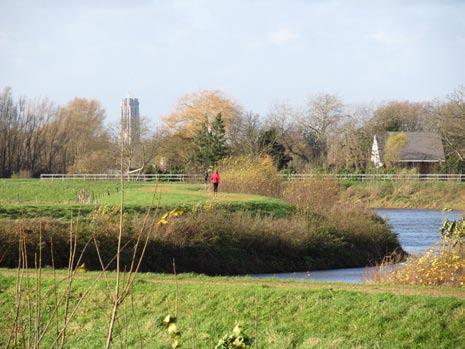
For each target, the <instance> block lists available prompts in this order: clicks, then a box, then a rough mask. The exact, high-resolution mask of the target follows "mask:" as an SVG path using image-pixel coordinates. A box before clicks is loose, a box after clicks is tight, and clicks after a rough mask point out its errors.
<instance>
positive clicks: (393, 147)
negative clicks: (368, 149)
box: [383, 132, 407, 167]
mask: <svg viewBox="0 0 465 349" xmlns="http://www.w3.org/2000/svg"><path fill="white" fill-rule="evenodd" d="M406 142H407V136H406V134H405V133H404V132H399V133H397V134H394V135H390V136H389V137H388V139H387V140H386V144H385V146H384V156H383V160H384V163H385V164H386V166H389V167H393V166H395V164H396V163H397V162H398V161H399V159H400V154H401V151H402V149H403V148H404V146H405V143H406Z"/></svg>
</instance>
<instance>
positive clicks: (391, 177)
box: [40, 173, 465, 182]
mask: <svg viewBox="0 0 465 349" xmlns="http://www.w3.org/2000/svg"><path fill="white" fill-rule="evenodd" d="M281 176H282V178H283V180H286V181H296V180H305V179H309V178H333V179H337V180H347V181H360V182H365V181H430V182H439V181H458V182H464V181H465V174H442V173H428V174H411V173H401V174H393V173H382V174H380V173H361V174H358V173H357V174H331V173H292V174H282V175H281ZM40 178H41V179H43V180H62V181H64V180H89V181H96V180H103V181H111V180H120V179H121V175H120V174H118V173H114V174H106V173H79V174H76V173H72V174H70V173H67V174H60V173H59V174H55V173H53V174H51V173H44V174H41V175H40ZM123 178H124V180H126V181H135V182H150V181H158V182H202V181H204V180H205V177H204V175H201V174H184V173H168V174H123Z"/></svg>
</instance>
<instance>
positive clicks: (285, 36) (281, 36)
mask: <svg viewBox="0 0 465 349" xmlns="http://www.w3.org/2000/svg"><path fill="white" fill-rule="evenodd" d="M298 37H299V35H298V34H297V32H296V31H295V30H293V29H290V28H283V29H280V30H278V31H276V32H274V33H271V35H270V36H269V42H270V43H271V44H273V45H286V44H288V43H290V42H293V41H296V40H297V39H298Z"/></svg>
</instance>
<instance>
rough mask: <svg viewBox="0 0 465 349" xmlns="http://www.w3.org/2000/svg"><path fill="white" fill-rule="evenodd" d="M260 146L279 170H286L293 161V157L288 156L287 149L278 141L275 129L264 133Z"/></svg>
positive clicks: (259, 142) (260, 138)
mask: <svg viewBox="0 0 465 349" xmlns="http://www.w3.org/2000/svg"><path fill="white" fill-rule="evenodd" d="M258 144H259V146H260V149H261V150H262V152H263V153H265V154H267V155H270V156H271V158H272V159H273V163H274V165H275V166H276V168H277V169H278V170H282V169H284V168H286V167H287V165H288V163H289V162H290V161H291V160H292V157H291V156H289V155H287V154H286V148H285V147H284V146H283V145H282V144H281V143H279V142H278V141H277V140H276V130H275V129H270V130H267V131H264V132H263V133H262V134H261V135H260V137H259V139H258Z"/></svg>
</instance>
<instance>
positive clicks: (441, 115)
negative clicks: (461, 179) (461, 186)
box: [434, 87, 465, 172]
mask: <svg viewBox="0 0 465 349" xmlns="http://www.w3.org/2000/svg"><path fill="white" fill-rule="evenodd" d="M434 114H435V120H436V125H437V128H438V130H439V132H440V134H441V137H442V140H443V143H444V148H445V152H446V166H447V167H448V168H447V170H449V171H456V172H463V171H464V170H465V87H461V88H458V89H457V90H455V91H454V92H453V93H452V94H450V95H449V96H448V98H447V102H445V103H439V104H438V105H437V106H436V107H435V109H434Z"/></svg>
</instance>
